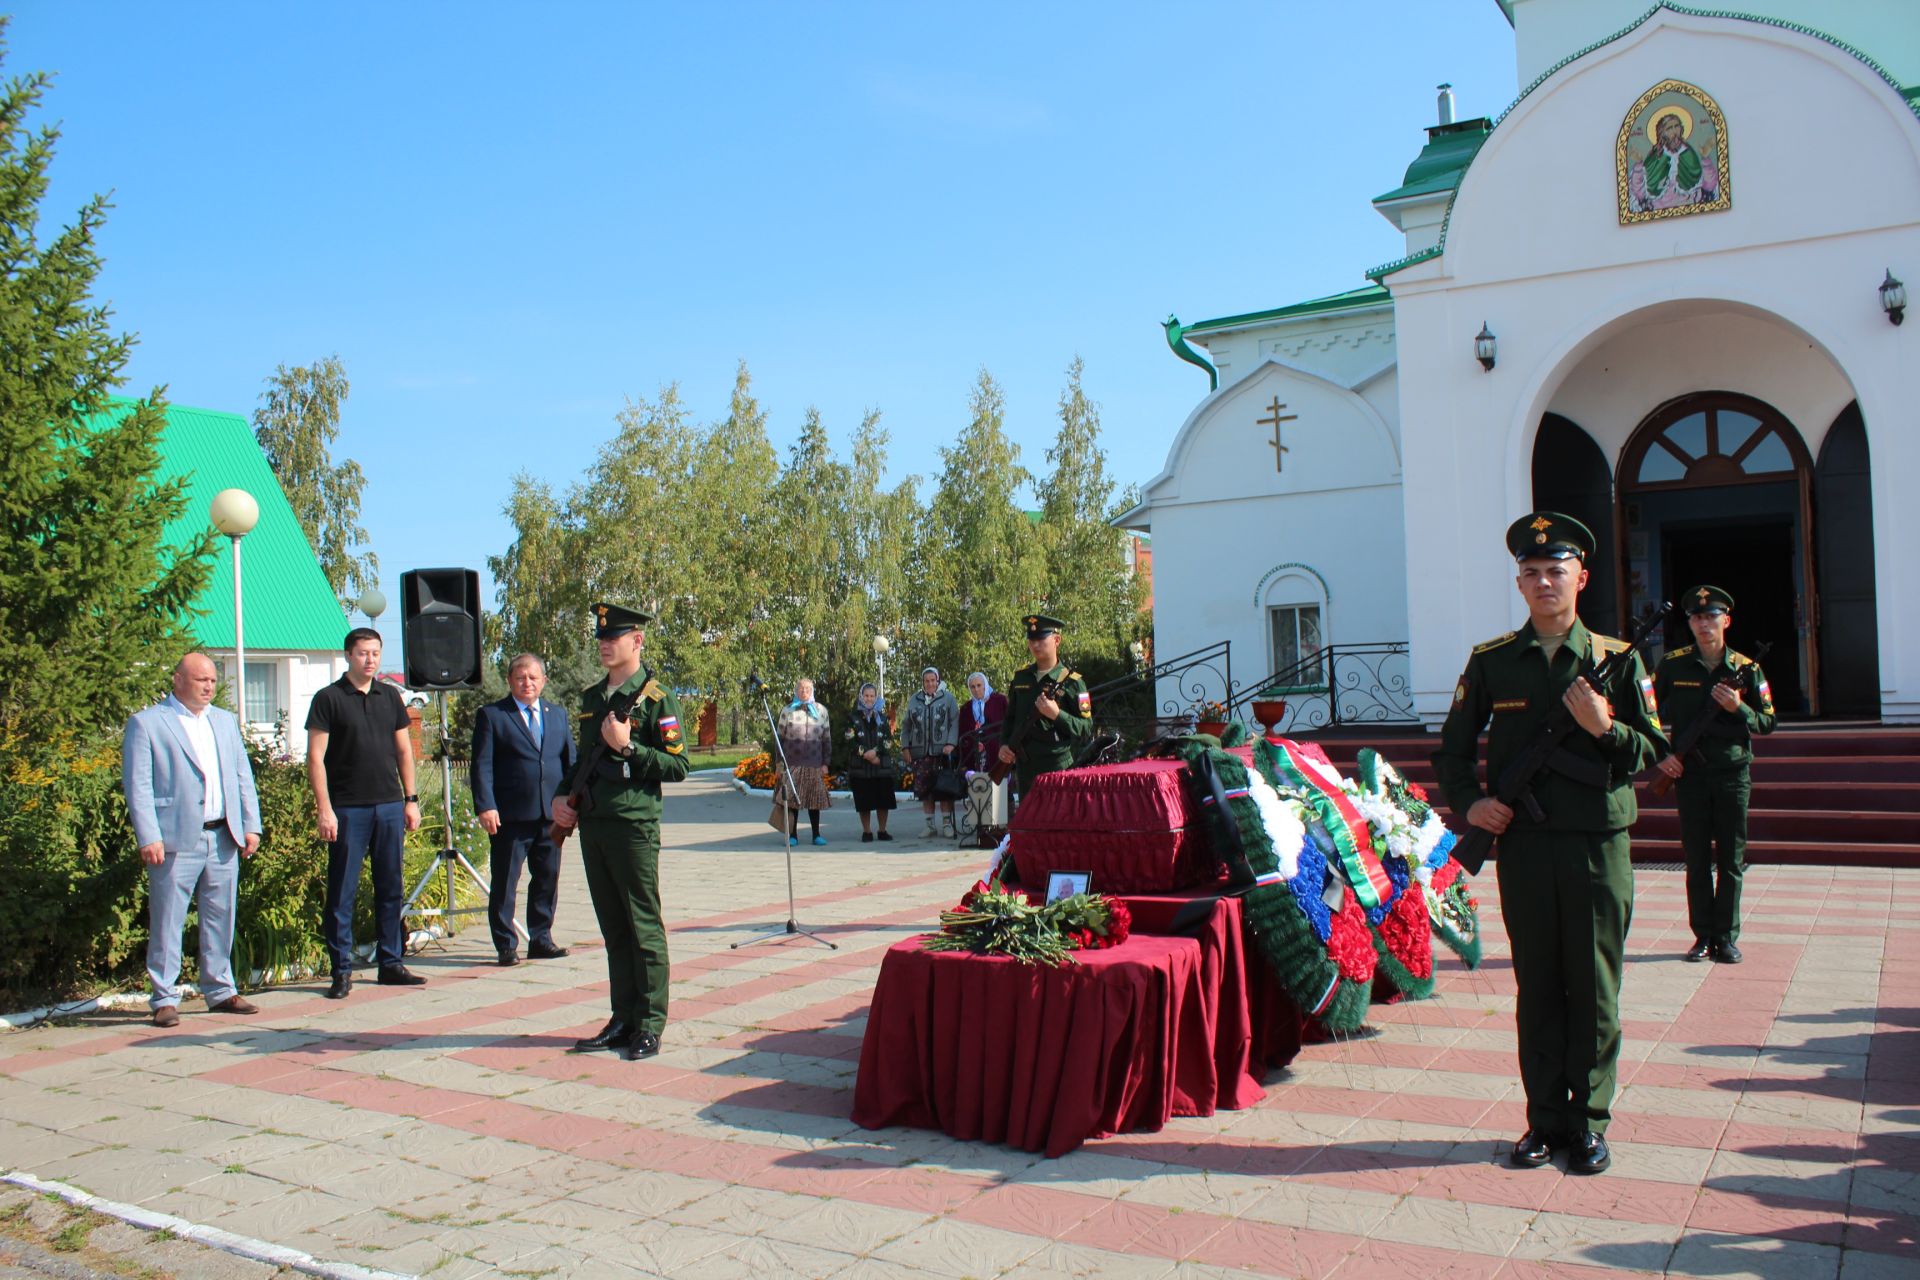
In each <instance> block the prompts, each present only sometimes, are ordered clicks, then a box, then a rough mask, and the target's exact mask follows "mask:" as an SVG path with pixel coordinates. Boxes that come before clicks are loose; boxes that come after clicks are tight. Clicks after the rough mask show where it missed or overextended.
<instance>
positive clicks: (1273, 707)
mask: <svg viewBox="0 0 1920 1280" xmlns="http://www.w3.org/2000/svg"><path fill="white" fill-rule="evenodd" d="M1252 709H1253V718H1254V720H1255V721H1256V722H1258V724H1259V725H1260V729H1261V731H1262V732H1263V733H1265V734H1266V735H1268V736H1269V737H1270V736H1272V734H1273V732H1274V730H1275V729H1277V728H1278V727H1279V725H1280V722H1281V721H1282V720H1284V719H1286V715H1287V700H1286V699H1285V698H1255V699H1254V700H1253V706H1252Z"/></svg>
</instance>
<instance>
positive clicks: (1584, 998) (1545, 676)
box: [1433, 621, 1667, 1137]
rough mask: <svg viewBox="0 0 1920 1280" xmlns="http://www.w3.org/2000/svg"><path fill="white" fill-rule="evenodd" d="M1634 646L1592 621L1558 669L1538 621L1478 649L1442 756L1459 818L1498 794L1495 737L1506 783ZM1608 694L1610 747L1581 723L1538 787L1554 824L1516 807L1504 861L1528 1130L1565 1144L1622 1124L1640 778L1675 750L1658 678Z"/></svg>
mask: <svg viewBox="0 0 1920 1280" xmlns="http://www.w3.org/2000/svg"><path fill="white" fill-rule="evenodd" d="M1625 646H1626V642H1625V641H1623V640H1616V639H1613V638H1611V637H1608V636H1596V635H1593V634H1592V633H1591V632H1589V631H1588V630H1587V629H1586V627H1585V625H1584V624H1582V623H1580V622H1578V621H1576V622H1575V623H1574V624H1573V629H1572V631H1570V632H1569V633H1568V635H1567V637H1566V640H1565V641H1564V642H1563V643H1562V644H1561V646H1560V650H1559V652H1558V653H1556V654H1555V655H1554V656H1553V660H1552V661H1551V662H1549V661H1548V660H1547V654H1546V650H1545V649H1543V648H1542V647H1541V645H1540V640H1539V637H1538V636H1537V635H1535V633H1534V629H1533V625H1532V623H1531V622H1529V623H1528V624H1527V625H1525V626H1523V627H1521V628H1520V629H1519V630H1518V631H1513V632H1509V633H1507V634H1506V635H1504V636H1499V637H1496V638H1495V639H1492V640H1489V641H1487V642H1486V643H1485V644H1482V645H1479V646H1476V647H1475V649H1474V651H1473V654H1472V656H1471V657H1469V658H1468V659H1467V669H1466V671H1465V672H1464V673H1462V675H1461V677H1460V683H1459V684H1458V685H1457V686H1456V687H1455V689H1454V694H1453V707H1452V709H1451V710H1450V711H1449V712H1448V714H1447V720H1446V724H1445V725H1444V726H1443V727H1442V728H1441V731H1440V750H1439V751H1437V752H1435V753H1434V756H1433V766H1434V773H1435V775H1436V778H1437V779H1438V781H1439V784H1440V786H1441V788H1442V790H1443V791H1444V792H1445V794H1446V797H1447V803H1448V805H1449V806H1451V807H1452V809H1453V811H1454V813H1456V814H1458V815H1460V816H1461V817H1463V818H1464V817H1465V816H1466V812H1467V810H1468V809H1470V808H1471V807H1472V806H1473V803H1474V802H1475V801H1476V800H1479V799H1480V798H1481V797H1482V796H1484V795H1486V794H1488V793H1487V791H1486V790H1485V789H1483V788H1482V786H1481V785H1480V781H1479V779H1478V777H1477V776H1476V763H1477V757H1478V755H1479V736H1480V732H1481V730H1482V729H1488V734H1487V776H1488V777H1489V778H1493V779H1497V778H1498V777H1499V774H1500V771H1501V770H1502V769H1503V768H1504V767H1505V766H1506V765H1507V763H1508V762H1509V761H1511V760H1512V759H1513V757H1514V756H1515V755H1517V754H1519V753H1520V752H1521V751H1522V750H1524V749H1525V747H1526V746H1527V744H1528V742H1529V741H1530V740H1531V739H1532V738H1533V735H1534V733H1535V731H1536V730H1537V729H1538V728H1539V727H1540V726H1541V724H1542V723H1544V722H1545V721H1546V719H1547V718H1548V717H1549V716H1551V715H1553V714H1554V713H1555V712H1556V711H1557V710H1558V709H1559V708H1560V707H1561V705H1562V701H1561V700H1562V697H1563V696H1564V695H1565V693H1566V691H1567V688H1568V686H1570V685H1571V684H1572V683H1573V682H1574V680H1575V679H1576V678H1577V677H1579V676H1581V675H1584V674H1585V673H1586V672H1587V671H1588V670H1590V669H1591V667H1592V664H1593V663H1594V662H1596V661H1598V660H1599V659H1600V658H1602V657H1604V656H1605V654H1606V653H1608V652H1610V651H1617V650H1620V649H1623V648H1625ZM1600 692H1601V693H1602V694H1604V695H1607V696H1608V702H1609V705H1610V706H1611V707H1612V710H1613V724H1612V726H1611V727H1610V728H1609V729H1608V731H1607V732H1606V733H1605V734H1604V735H1602V736H1601V737H1599V738H1595V737H1594V736H1593V735H1592V734H1590V733H1587V732H1586V731H1585V730H1583V729H1579V728H1575V729H1574V731H1573V732H1572V733H1571V734H1569V735H1568V736H1567V738H1566V739H1565V740H1564V746H1563V748H1562V749H1563V750H1564V751H1565V753H1566V755H1565V757H1563V758H1560V759H1559V760H1558V762H1557V765H1550V766H1549V767H1548V768H1547V769H1545V770H1543V771H1542V773H1541V774H1540V775H1539V776H1538V777H1536V779H1535V781H1534V787H1533V794H1534V797H1535V799H1537V800H1538V801H1539V803H1540V807H1541V809H1542V810H1544V817H1543V819H1542V820H1541V821H1539V822H1535V821H1533V820H1532V819H1531V818H1529V817H1528V816H1527V814H1526V812H1525V811H1524V809H1521V808H1519V807H1516V809H1515V813H1514V819H1513V822H1512V824H1511V825H1510V826H1508V828H1507V830H1506V832H1505V834H1503V835H1502V836H1501V837H1500V841H1499V845H1498V849H1499V852H1498V855H1497V857H1496V859H1495V862H1494V870H1495V873H1496V875H1497V876H1498V878H1499V883H1500V910H1501V915H1502V917H1503V919H1504V920H1505V923H1506V928H1507V941H1508V944H1509V946H1510V948H1511V950H1512V953H1513V970H1514V979H1515V983H1516V986H1517V987H1518V997H1517V999H1516V1001H1515V1011H1514V1012H1515V1022H1516V1029H1517V1031H1518V1033H1519V1045H1520V1079H1521V1082H1522V1084H1523V1085H1524V1086H1525V1088H1526V1094H1527V1125H1528V1127H1529V1128H1531V1129H1535V1130H1538V1131H1540V1132H1542V1133H1546V1134H1550V1135H1554V1136H1556V1137H1559V1136H1568V1137H1570V1136H1572V1135H1575V1134H1578V1133H1580V1132H1583V1131H1588V1132H1593V1133H1599V1134H1604V1133H1605V1132H1606V1130H1607V1124H1608V1122H1609V1121H1610V1120H1611V1119H1612V1105H1613V1095H1614V1091H1615V1088H1616V1086H1617V1083H1618V1076H1619V1058H1620V978H1621V973H1622V970H1623V968H1624V966H1625V952H1626V937H1627V928H1628V926H1629V925H1630V924H1631V923H1632V918H1633V865H1632V861H1631V855H1630V849H1629V842H1628V838H1627V830H1626V829H1627V827H1628V826H1629V825H1630V824H1631V823H1632V822H1633V820H1634V817H1635V816H1636V810H1635V806H1634V798H1633V784H1632V779H1633V775H1634V774H1635V773H1637V772H1638V771H1640V770H1641V769H1643V768H1646V767H1647V766H1648V765H1651V764H1652V763H1654V762H1655V761H1656V760H1658V759H1659V758H1660V757H1661V756H1662V755H1664V754H1665V753H1666V751H1667V739H1666V734H1665V732H1664V730H1662V728H1661V726H1660V720H1659V716H1658V713H1657V711H1656V707H1655V703H1654V694H1653V682H1652V681H1651V680H1650V679H1648V677H1647V674H1646V669H1645V667H1644V666H1643V665H1642V664H1641V662H1640V659H1639V657H1638V656H1635V657H1634V659H1633V661H1632V663H1631V664H1630V666H1629V667H1628V668H1627V669H1626V670H1624V671H1622V672H1621V674H1620V677H1619V679H1618V680H1617V681H1616V683H1615V684H1614V686H1613V688H1612V689H1611V690H1601V691H1600ZM1489 722H1491V728H1488V726H1489Z"/></svg>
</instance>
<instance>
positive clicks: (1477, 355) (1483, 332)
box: [1473, 320, 1897, 372]
mask: <svg viewBox="0 0 1920 1280" xmlns="http://www.w3.org/2000/svg"><path fill="white" fill-rule="evenodd" d="M1896 323H1897V322H1896ZM1499 346H1500V340H1499V339H1498V338H1496V337H1494V336H1493V330H1491V329H1489V328H1487V322H1486V321H1484V320H1482V321H1481V322H1480V332H1479V333H1476V334H1475V335H1474V336H1473V358H1474V359H1476V360H1478V361H1479V362H1480V367H1481V368H1482V369H1485V370H1487V371H1489V372H1491V371H1492V370H1493V363H1494V357H1495V356H1496V355H1498V354H1499Z"/></svg>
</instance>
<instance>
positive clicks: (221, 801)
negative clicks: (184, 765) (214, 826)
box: [167, 694, 227, 822]
mask: <svg viewBox="0 0 1920 1280" xmlns="http://www.w3.org/2000/svg"><path fill="white" fill-rule="evenodd" d="M167 706H168V707H170V708H171V709H172V710H173V713H174V714H175V715H177V716H179V717H180V725H181V727H182V728H184V729H185V730H186V731H187V746H188V747H189V748H191V749H192V751H193V759H194V763H195V764H198V765H199V766H200V781H201V785H202V786H203V787H204V788H205V789H204V790H203V791H202V792H201V801H200V804H201V810H200V813H201V819H202V820H203V821H205V822H217V821H219V820H220V819H222V818H224V817H226V816H227V804H226V794H225V791H224V790H223V789H222V788H221V786H220V749H219V748H218V747H217V746H215V745H214V741H213V721H212V719H211V718H209V716H208V715H207V712H209V711H211V710H212V707H211V706H207V707H202V708H201V709H200V711H199V712H198V713H195V712H192V711H189V710H188V709H187V704H186V703H184V702H182V701H180V699H179V698H177V697H175V696H174V695H173V694H168V695H167Z"/></svg>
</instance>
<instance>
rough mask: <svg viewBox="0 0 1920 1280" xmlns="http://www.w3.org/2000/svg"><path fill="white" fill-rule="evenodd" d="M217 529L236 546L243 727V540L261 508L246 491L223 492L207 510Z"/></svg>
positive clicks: (237, 697) (238, 710)
mask: <svg viewBox="0 0 1920 1280" xmlns="http://www.w3.org/2000/svg"><path fill="white" fill-rule="evenodd" d="M207 514H208V515H210V516H212V517H213V527H214V528H216V529H218V530H219V531H220V532H222V533H224V534H226V535H227V537H228V538H229V539H230V540H231V541H232V543H233V666H234V671H235V672H236V675H235V677H234V682H233V704H234V705H233V709H234V713H235V714H236V715H238V716H239V717H240V723H241V724H242V725H245V724H246V723H247V642H246V631H245V629H244V627H245V623H244V619H243V617H242V613H241V608H240V539H242V538H244V537H246V536H247V535H248V534H249V533H252V532H253V526H254V525H256V524H258V523H259V522H260V504H259V503H258V502H255V501H254V500H253V495H252V494H250V493H248V492H247V491H246V490H245V489H222V490H221V491H220V492H219V493H216V494H214V495H213V503H212V505H211V506H210V507H208V509H207Z"/></svg>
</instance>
